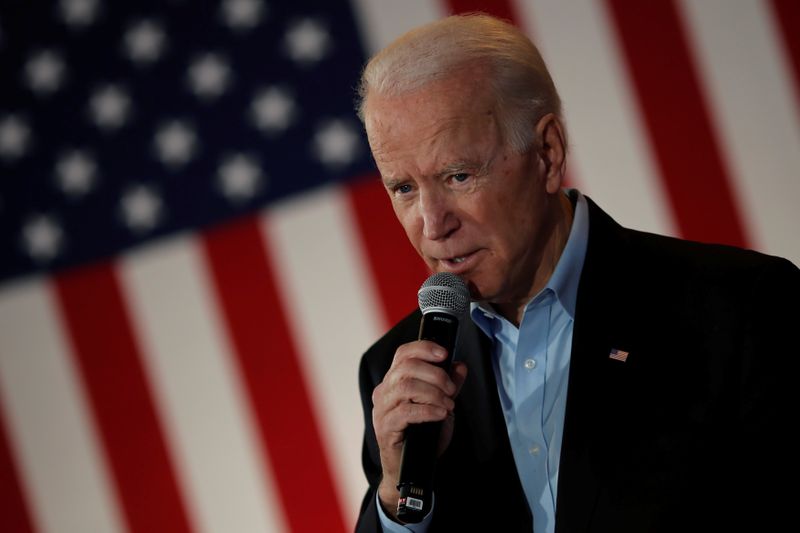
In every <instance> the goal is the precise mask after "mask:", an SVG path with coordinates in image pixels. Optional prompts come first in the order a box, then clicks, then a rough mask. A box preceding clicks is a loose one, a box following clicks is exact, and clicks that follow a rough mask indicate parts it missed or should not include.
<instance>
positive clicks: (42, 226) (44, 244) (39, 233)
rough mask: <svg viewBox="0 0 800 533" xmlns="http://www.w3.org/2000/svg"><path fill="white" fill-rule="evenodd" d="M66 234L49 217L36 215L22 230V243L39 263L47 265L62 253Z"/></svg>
mask: <svg viewBox="0 0 800 533" xmlns="http://www.w3.org/2000/svg"><path fill="white" fill-rule="evenodd" d="M63 241H64V232H63V231H62V229H61V226H59V225H58V223H57V222H56V221H55V219H54V218H53V217H51V216H49V215H35V216H33V217H31V218H30V219H28V221H27V222H26V223H25V225H24V226H23V228H22V243H23V246H24V247H25V251H26V252H27V253H28V255H29V256H30V257H31V259H33V260H34V261H36V262H37V263H46V262H48V261H50V260H52V259H55V257H56V256H57V255H58V254H59V253H60V252H61V249H62V247H63Z"/></svg>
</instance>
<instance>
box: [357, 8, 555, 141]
mask: <svg viewBox="0 0 800 533" xmlns="http://www.w3.org/2000/svg"><path fill="white" fill-rule="evenodd" d="M470 64H472V65H476V64H477V65H486V66H488V68H489V72H490V79H489V80H488V83H489V86H490V88H491V90H492V92H493V95H494V98H495V101H496V102H497V112H498V115H499V123H500V128H501V131H502V133H503V136H504V139H505V141H506V142H508V143H509V144H510V145H511V147H512V148H513V149H514V150H515V151H517V152H520V153H521V152H525V151H527V150H528V149H529V148H530V147H531V146H532V144H533V143H534V141H535V140H536V139H535V138H534V136H535V129H534V126H535V124H536V123H537V122H538V121H539V119H540V118H541V117H543V116H544V115H546V114H547V113H554V114H555V115H556V116H558V117H559V118H560V117H561V99H560V98H559V96H558V92H557V91H556V88H555V85H554V84H553V80H552V78H551V77H550V73H549V72H548V70H547V66H546V65H545V64H544V60H543V59H542V56H541V54H540V53H539V50H538V49H537V48H536V46H534V44H533V43H532V42H531V41H530V39H528V37H526V36H525V34H523V33H522V32H521V31H520V30H518V29H517V28H515V27H514V26H513V25H511V24H509V23H507V22H504V21H502V20H499V19H496V18H494V17H491V16H489V15H484V14H481V13H471V14H466V15H453V16H450V17H447V18H444V19H441V20H438V21H436V22H433V23H430V24H427V25H425V26H421V27H419V28H416V29H413V30H411V31H409V32H408V33H406V34H404V35H402V36H401V37H400V38H398V39H397V40H396V41H394V42H393V43H392V44H390V45H389V46H387V47H386V48H384V49H383V50H381V51H380V52H378V53H377V54H376V55H375V56H373V57H372V59H370V61H369V62H368V63H367V65H366V67H364V71H363V73H362V75H361V82H360V84H359V87H358V101H357V110H358V116H359V117H360V118H361V120H362V121H363V120H364V118H365V117H364V112H365V103H366V99H367V96H368V94H369V93H370V92H373V91H374V92H375V93H377V94H380V95H383V96H397V95H400V94H403V93H406V92H410V91H413V90H415V89H418V88H420V87H422V86H424V85H425V84H427V83H431V82H434V81H437V80H441V79H445V78H447V77H448V76H449V75H451V74H452V73H453V72H455V71H456V70H458V69H463V68H468V67H469V66H470Z"/></svg>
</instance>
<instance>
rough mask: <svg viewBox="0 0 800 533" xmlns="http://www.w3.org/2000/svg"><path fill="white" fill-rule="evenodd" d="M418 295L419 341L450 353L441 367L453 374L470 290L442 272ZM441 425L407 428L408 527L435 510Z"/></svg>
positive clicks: (404, 503) (403, 498) (402, 510)
mask: <svg viewBox="0 0 800 533" xmlns="http://www.w3.org/2000/svg"><path fill="white" fill-rule="evenodd" d="M417 294H418V300H419V308H420V310H421V311H422V321H421V322H420V325H419V339H420V340H427V341H432V342H435V343H436V344H438V345H439V346H441V347H442V348H444V349H445V350H447V358H446V359H445V360H444V361H442V362H441V363H438V365H437V366H439V367H441V368H443V369H445V370H446V371H449V370H450V365H451V363H452V362H453V353H454V352H455V348H456V338H457V336H458V321H459V320H460V319H461V318H462V317H463V316H464V314H465V313H466V310H467V307H468V306H469V290H468V289H467V286H466V284H465V283H464V282H463V281H462V280H461V278H459V277H458V276H456V275H455V274H449V273H447V272H440V273H437V274H434V275H432V276H431V277H429V278H428V279H426V280H425V283H423V284H422V287H420V289H419V292H418V293H417ZM441 431H442V423H441V422H424V423H421V424H411V425H409V426H408V427H407V428H406V431H405V441H404V442H403V453H402V456H401V458H400V479H399V481H398V484H397V489H398V490H399V491H400V499H399V500H398V501H397V518H398V519H399V520H400V521H401V522H405V523H417V522H420V521H421V520H422V519H423V518H425V515H426V514H428V512H429V511H430V509H431V504H432V501H431V498H432V496H433V474H434V467H435V466H436V451H437V450H436V448H437V445H438V443H439V435H440V433H441Z"/></svg>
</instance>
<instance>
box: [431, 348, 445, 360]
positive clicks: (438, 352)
mask: <svg viewBox="0 0 800 533" xmlns="http://www.w3.org/2000/svg"><path fill="white" fill-rule="evenodd" d="M433 355H435V356H436V357H439V358H442V357H444V356H446V355H447V350H445V349H444V348H442V347H441V346H437V347H435V348H434V349H433Z"/></svg>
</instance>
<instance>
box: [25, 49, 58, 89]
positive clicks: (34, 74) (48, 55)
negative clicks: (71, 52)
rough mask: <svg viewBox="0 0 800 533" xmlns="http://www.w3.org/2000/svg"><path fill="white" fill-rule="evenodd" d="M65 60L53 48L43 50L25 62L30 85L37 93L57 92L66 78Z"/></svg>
mask: <svg viewBox="0 0 800 533" xmlns="http://www.w3.org/2000/svg"><path fill="white" fill-rule="evenodd" d="M65 70H66V69H65V68H64V60H63V59H61V56H60V55H58V54H57V53H55V52H53V51H52V50H43V51H41V52H39V53H38V54H36V55H34V56H31V57H30V59H28V61H27V63H25V77H26V79H27V81H28V87H30V88H31V90H32V91H33V92H35V93H37V94H42V95H47V94H51V93H54V92H56V91H57V90H58V89H59V87H61V83H62V81H63V79H64V73H65Z"/></svg>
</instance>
